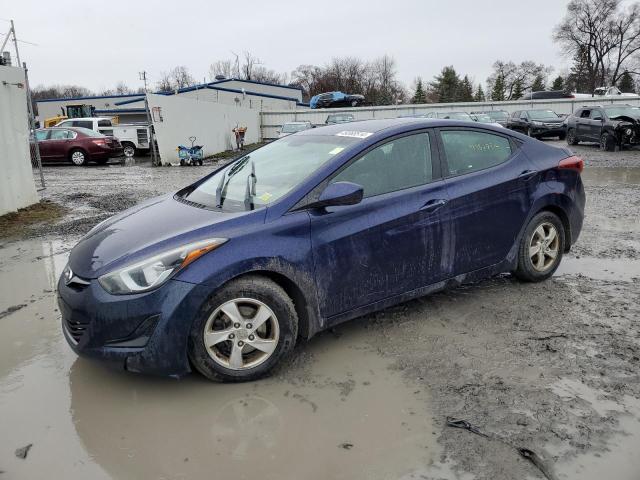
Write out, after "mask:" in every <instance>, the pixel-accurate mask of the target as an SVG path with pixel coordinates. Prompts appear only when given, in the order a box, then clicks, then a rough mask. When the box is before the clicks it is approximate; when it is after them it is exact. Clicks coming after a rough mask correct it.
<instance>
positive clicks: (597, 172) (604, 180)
mask: <svg viewBox="0 0 640 480" xmlns="http://www.w3.org/2000/svg"><path fill="white" fill-rule="evenodd" d="M582 179H583V180H584V182H585V183H586V184H587V185H611V184H620V183H631V184H634V185H638V184H640V168H638V167H603V168H589V167H587V168H585V169H584V171H583V172H582Z"/></svg>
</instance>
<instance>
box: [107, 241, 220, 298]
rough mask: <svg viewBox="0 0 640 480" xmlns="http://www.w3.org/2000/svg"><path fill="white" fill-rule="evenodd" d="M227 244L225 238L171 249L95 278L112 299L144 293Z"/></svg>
mask: <svg viewBox="0 0 640 480" xmlns="http://www.w3.org/2000/svg"><path fill="white" fill-rule="evenodd" d="M226 241H227V239H226V238H210V239H208V240H202V241H200V242H194V243H190V244H188V245H184V246H182V247H179V248H174V249H173V250H169V251H168V252H164V253H161V254H159V255H155V256H153V257H151V258H148V259H146V260H143V261H141V262H138V263H135V264H133V265H127V266H126V267H122V268H120V269H118V270H115V271H113V272H110V273H106V274H104V275H102V276H101V277H100V278H98V282H100V285H102V288H104V289H105V290H106V291H107V292H109V293H111V294H113V295H121V294H126V293H141V292H146V291H148V290H152V289H154V288H157V287H159V286H160V285H162V284H163V283H164V282H166V281H167V280H168V279H169V277H170V276H171V275H172V274H173V273H175V272H177V271H178V270H180V269H181V268H184V267H186V266H187V265H189V264H190V263H191V262H193V261H194V260H196V259H197V258H200V257H201V256H202V255H204V254H205V253H207V252H210V251H211V250H213V249H215V248H218V247H219V246H220V245H222V244H223V243H225V242H226Z"/></svg>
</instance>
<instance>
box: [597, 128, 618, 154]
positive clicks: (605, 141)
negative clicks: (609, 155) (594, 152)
mask: <svg viewBox="0 0 640 480" xmlns="http://www.w3.org/2000/svg"><path fill="white" fill-rule="evenodd" d="M615 149H616V139H615V137H614V136H613V135H609V134H608V133H607V132H605V133H603V134H602V135H601V136H600V150H602V151H605V152H613V151H615Z"/></svg>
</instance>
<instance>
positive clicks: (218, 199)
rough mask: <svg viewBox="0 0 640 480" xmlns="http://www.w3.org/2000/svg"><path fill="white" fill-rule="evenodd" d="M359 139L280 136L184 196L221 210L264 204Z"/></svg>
mask: <svg viewBox="0 0 640 480" xmlns="http://www.w3.org/2000/svg"><path fill="white" fill-rule="evenodd" d="M359 141H361V139H359V138H353V137H339V136H335V135H324V136H320V135H302V136H298V135H293V136H289V137H283V138H281V139H280V140H277V141H275V142H272V143H270V144H268V145H266V146H264V147H262V148H260V149H258V150H255V151H253V152H251V153H250V154H248V155H245V156H244V157H242V158H240V159H238V160H237V161H235V162H233V163H231V164H229V165H228V166H227V167H226V168H223V169H222V170H220V171H219V172H216V174H215V175H213V176H212V177H210V178H209V179H207V180H206V181H205V182H204V183H202V184H201V185H199V186H198V187H197V188H195V189H194V190H193V191H192V192H191V193H189V194H187V195H186V196H185V198H187V199H188V200H190V201H192V202H196V203H199V204H201V205H205V206H206V207H209V208H220V209H222V210H223V211H243V210H253V209H255V208H260V207H264V206H266V205H267V204H269V203H271V202H274V201H276V200H277V199H279V198H280V197H282V196H283V195H285V194H286V193H288V192H289V191H291V190H292V189H293V188H294V187H296V186H297V185H298V184H299V183H300V182H301V181H302V180H304V179H305V178H306V177H308V176H309V175H310V174H311V173H313V172H314V171H315V170H317V169H318V168H319V167H320V166H321V165H322V164H324V163H325V162H326V161H328V160H329V159H331V158H332V157H333V156H334V155H337V154H338V153H340V152H341V151H342V150H344V149H345V148H346V147H348V146H349V145H352V144H353V143H356V142H359Z"/></svg>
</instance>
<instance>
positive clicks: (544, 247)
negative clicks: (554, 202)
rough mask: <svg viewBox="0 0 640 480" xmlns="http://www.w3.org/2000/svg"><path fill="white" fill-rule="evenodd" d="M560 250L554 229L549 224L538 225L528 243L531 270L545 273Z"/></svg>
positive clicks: (558, 238)
mask: <svg viewBox="0 0 640 480" xmlns="http://www.w3.org/2000/svg"><path fill="white" fill-rule="evenodd" d="M559 250H560V237H559V236H558V231H557V230H556V227H555V226H554V225H553V224H552V223H549V222H544V223H541V224H540V225H538V228H536V229H535V230H534V231H533V235H532V236H531V241H530V242H529V258H530V259H531V264H532V265H533V268H534V269H535V270H537V271H538V272H545V271H547V270H549V269H550V268H551V267H553V264H554V263H555V261H556V258H557V257H558V253H559Z"/></svg>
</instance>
